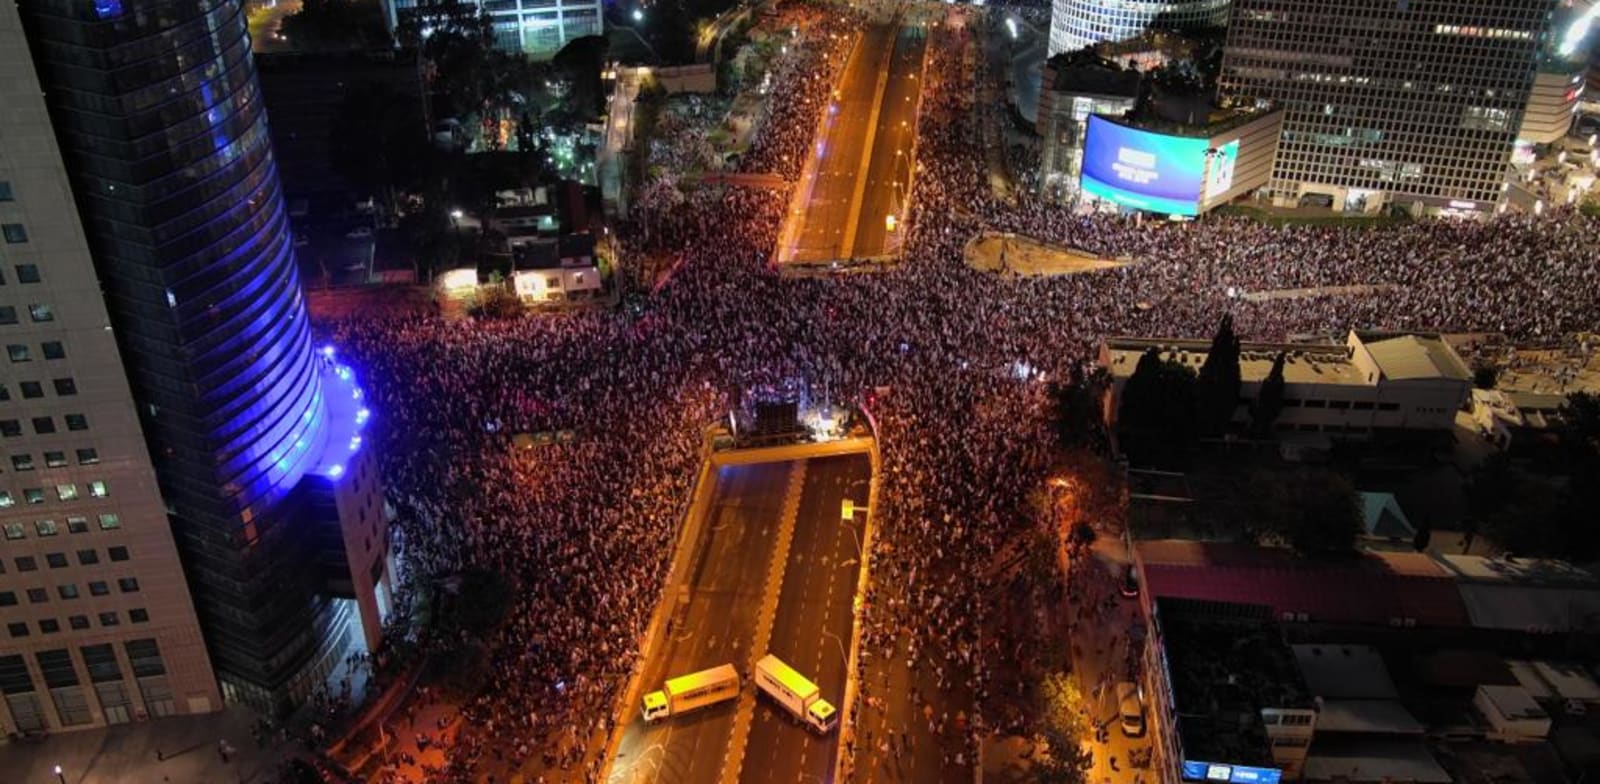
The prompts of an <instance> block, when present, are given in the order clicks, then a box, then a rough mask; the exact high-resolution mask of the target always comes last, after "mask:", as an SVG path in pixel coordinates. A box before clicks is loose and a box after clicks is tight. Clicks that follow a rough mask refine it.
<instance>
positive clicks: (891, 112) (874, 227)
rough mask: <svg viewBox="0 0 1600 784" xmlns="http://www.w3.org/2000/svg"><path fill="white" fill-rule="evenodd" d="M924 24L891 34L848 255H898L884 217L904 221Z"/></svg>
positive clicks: (901, 29) (901, 28) (892, 235)
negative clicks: (886, 75)
mask: <svg viewBox="0 0 1600 784" xmlns="http://www.w3.org/2000/svg"><path fill="white" fill-rule="evenodd" d="M927 43H928V36H927V28H925V27H923V26H921V25H911V24H908V25H903V26H901V27H900V30H899V32H898V33H897V34H896V35H895V41H894V54H893V57H892V59H891V64H890V67H889V80H888V82H887V83H886V84H885V85H884V91H883V101H882V102H881V104H880V105H881V109H880V111H879V113H878V130H877V133H875V134H873V137H872V162H871V164H870V165H869V166H868V167H867V182H866V187H865V188H864V189H861V193H862V195H861V201H860V205H859V207H858V208H857V209H858V212H859V216H858V219H857V221H856V236H855V240H854V242H853V243H852V245H851V250H850V255H851V256H856V257H862V258H870V257H874V256H893V255H898V248H899V243H898V242H897V241H896V240H897V239H898V236H897V235H896V234H892V233H891V232H889V230H888V225H887V221H885V218H886V217H887V216H889V215H894V216H895V219H896V220H897V221H901V222H903V221H904V220H905V213H906V209H905V199H906V197H907V195H908V193H909V191H908V188H909V187H910V185H911V165H912V161H911V155H912V142H913V140H914V139H915V137H916V133H917V95H918V93H919V92H920V91H921V86H922V83H921V81H920V80H921V77H922V58H923V53H924V51H925V50H926V48H927Z"/></svg>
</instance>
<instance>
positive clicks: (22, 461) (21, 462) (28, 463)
mask: <svg viewBox="0 0 1600 784" xmlns="http://www.w3.org/2000/svg"><path fill="white" fill-rule="evenodd" d="M11 470H13V471H32V470H33V455H12V456H11Z"/></svg>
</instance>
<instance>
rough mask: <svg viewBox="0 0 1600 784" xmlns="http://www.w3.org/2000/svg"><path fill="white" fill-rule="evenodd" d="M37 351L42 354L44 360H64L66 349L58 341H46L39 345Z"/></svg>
mask: <svg viewBox="0 0 1600 784" xmlns="http://www.w3.org/2000/svg"><path fill="white" fill-rule="evenodd" d="M39 349H40V350H41V351H43V352H44V358H45V359H66V358H67V349H66V347H65V346H62V345H61V341H59V340H47V341H45V342H43V343H40V344H39Z"/></svg>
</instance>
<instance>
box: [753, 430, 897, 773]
mask: <svg viewBox="0 0 1600 784" xmlns="http://www.w3.org/2000/svg"><path fill="white" fill-rule="evenodd" d="M871 479H872V464H871V461H870V460H869V459H868V457H867V456H866V455H864V454H856V455H840V456H837V457H825V458H817V459H813V460H811V461H810V462H809V464H808V465H807V466H806V481H805V484H804V486H803V488H802V490H801V493H800V507H799V510H798V512H797V513H796V516H795V528H794V538H793V539H792V540H791V542H790V546H789V563H788V565H787V567H786V568H785V569H784V573H783V588H782V590H781V592H780V593H779V598H778V609H777V616H776V618H775V621H774V623H773V626H772V639H771V641H770V642H769V644H768V646H767V648H768V650H769V651H770V652H771V653H773V654H775V655H776V656H777V657H778V658H780V659H782V660H784V661H785V662H787V663H788V664H789V666H791V667H793V668H795V669H796V670H798V671H799V672H800V674H801V675H804V676H806V677H807V678H810V679H811V680H812V681H813V682H814V683H816V684H817V686H818V688H819V689H820V690H821V694H822V698H823V699H825V700H827V701H828V702H830V703H833V706H834V707H835V708H838V709H841V710H842V709H843V707H844V706H843V702H844V691H845V679H846V676H847V672H846V663H847V657H848V654H849V648H850V634H851V627H852V626H853V624H854V622H855V618H854V614H853V613H852V611H851V603H852V597H853V596H854V593H855V587H856V579H857V575H858V574H859V573H860V568H861V565H860V550H859V548H860V546H861V545H860V542H861V538H862V535H863V531H862V528H863V526H864V524H865V514H863V513H857V514H856V516H855V520H854V521H853V522H847V521H844V520H841V519H840V517H839V508H840V503H841V502H842V501H843V500H844V499H846V498H848V499H851V500H853V501H855V502H856V504H857V505H859V506H863V507H864V506H866V504H867V491H868V486H869V483H870V482H871ZM838 742H839V732H838V730H837V729H836V730H834V731H833V732H831V733H829V734H828V735H827V736H825V737H824V736H818V735H817V734H816V733H815V732H812V731H811V730H809V729H807V728H805V727H804V726H801V725H800V724H798V723H796V722H795V721H793V720H791V719H790V718H789V714H788V713H787V712H785V711H784V710H783V709H782V708H781V707H779V706H778V705H777V704H776V703H774V702H773V701H771V700H769V699H766V698H765V697H763V698H761V699H759V700H757V703H756V714H755V719H754V721H753V722H752V724H751V728H750V737H749V741H748V742H747V744H746V746H745V756H744V765H743V767H741V768H740V780H741V781H744V782H748V783H749V784H763V783H765V782H774V783H778V782H795V783H796V784H798V783H799V782H811V781H829V780H831V779H832V768H833V763H834V758H835V752H836V751H837V748H838Z"/></svg>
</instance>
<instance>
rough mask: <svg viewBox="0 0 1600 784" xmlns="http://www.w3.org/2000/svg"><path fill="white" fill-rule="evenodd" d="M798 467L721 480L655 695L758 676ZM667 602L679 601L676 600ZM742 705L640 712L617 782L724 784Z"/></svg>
mask: <svg viewBox="0 0 1600 784" xmlns="http://www.w3.org/2000/svg"><path fill="white" fill-rule="evenodd" d="M797 467H798V464H797V463H794V462H785V463H758V464H754V465H744V466H726V467H723V468H722V469H720V470H719V471H718V472H717V478H716V487H715V489H714V490H713V494H712V501H711V506H710V511H709V512H708V513H707V514H708V515H709V517H708V518H707V519H708V525H707V526H706V528H705V529H704V531H702V533H701V536H700V541H699V542H698V543H697V548H698V550H699V552H698V553H697V554H696V560H695V564H694V571H693V572H692V577H691V578H690V581H689V583H690V586H689V591H690V592H689V606H688V612H687V615H686V616H685V620H684V621H683V623H681V624H680V625H676V626H674V627H673V628H671V629H670V630H669V632H668V634H667V637H666V639H665V640H664V641H663V644H662V646H661V648H660V649H659V650H657V651H656V652H655V655H654V656H652V657H651V659H650V661H649V662H647V663H646V665H645V672H644V690H645V692H651V691H655V690H656V689H659V688H661V684H662V683H663V682H664V681H665V680H666V679H668V678H672V677H676V676H679V675H685V674H688V673H690V672H696V671H698V670H703V669H706V668H708V667H715V666H717V665H719V664H727V663H729V662H733V663H735V664H736V666H738V667H739V669H740V670H741V672H742V674H743V675H744V676H746V678H748V675H749V672H748V670H749V667H748V664H747V662H748V661H749V660H750V655H749V654H750V645H751V642H752V640H753V638H754V635H755V629H756V616H757V612H758V610H759V608H760V605H761V598H762V588H763V583H764V581H765V578H766V574H767V568H768V566H769V565H770V562H771V560H772V553H773V546H774V543H775V542H776V539H777V531H778V524H779V519H780V517H781V515H782V511H783V510H782V507H783V496H784V492H785V490H786V488H787V486H788V483H789V476H790V473H791V472H792V471H794V470H796V468H797ZM835 514H837V512H835ZM666 601H667V602H669V603H675V602H676V601H677V599H676V597H672V596H669V597H667V598H666ZM669 606H671V605H669ZM746 688H750V686H749V685H748V681H747V685H746ZM736 704H737V702H736V701H730V702H725V703H722V704H720V705H714V706H711V707H709V708H702V709H700V710H698V711H695V712H693V713H689V714H686V715H684V716H673V717H668V718H666V719H664V720H662V721H660V722H658V723H656V724H654V725H650V724H646V723H645V721H644V719H642V718H641V717H640V715H639V713H638V712H637V710H635V711H634V712H633V713H632V714H631V718H630V720H629V722H628V724H627V726H626V727H624V728H623V730H622V732H623V737H622V743H621V745H620V746H619V748H618V751H617V758H616V761H615V763H614V765H613V767H612V775H611V781H612V782H661V783H662V784H715V782H716V781H717V779H718V777H719V776H720V775H721V773H722V764H723V756H724V752H725V751H726V748H727V745H728V739H729V737H730V733H731V731H732V728H733V717H734V707H735V705H736ZM635 707H636V708H637V706H635Z"/></svg>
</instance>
